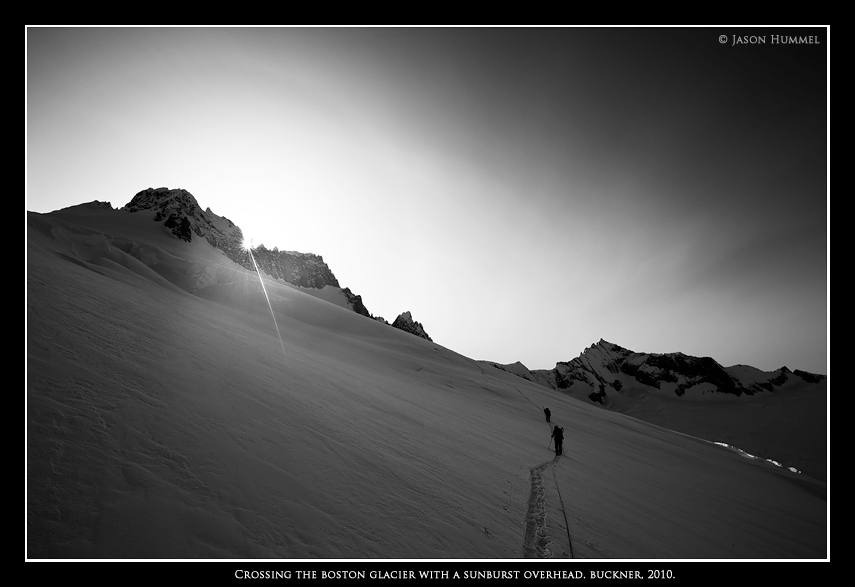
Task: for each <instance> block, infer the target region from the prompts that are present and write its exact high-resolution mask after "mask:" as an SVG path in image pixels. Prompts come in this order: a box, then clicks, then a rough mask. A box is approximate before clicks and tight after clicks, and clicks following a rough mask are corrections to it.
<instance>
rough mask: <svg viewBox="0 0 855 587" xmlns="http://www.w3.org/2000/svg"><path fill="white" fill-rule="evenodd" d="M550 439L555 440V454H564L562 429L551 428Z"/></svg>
mask: <svg viewBox="0 0 855 587" xmlns="http://www.w3.org/2000/svg"><path fill="white" fill-rule="evenodd" d="M552 438H554V439H555V454H556V455H560V454H562V453H563V452H564V450H563V448H564V428H559V427H558V426H556V427H555V428H553V429H552Z"/></svg>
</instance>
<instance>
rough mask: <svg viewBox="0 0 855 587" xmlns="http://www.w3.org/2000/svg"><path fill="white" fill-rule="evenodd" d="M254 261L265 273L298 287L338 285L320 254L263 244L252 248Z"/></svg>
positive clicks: (317, 287) (318, 287)
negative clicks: (267, 246) (271, 248)
mask: <svg viewBox="0 0 855 587" xmlns="http://www.w3.org/2000/svg"><path fill="white" fill-rule="evenodd" d="M252 254H253V255H254V256H255V262H256V263H258V267H259V268H260V269H261V270H263V271H264V272H265V273H266V274H267V275H270V276H271V277H275V278H277V279H282V280H284V281H287V282H288V283H290V284H293V285H299V286H300V287H313V288H316V289H321V288H323V287H325V286H327V285H331V286H333V287H340V286H339V283H338V279H336V277H335V275H333V272H332V270H331V269H330V268H329V266H328V265H327V264H326V263H325V262H324V258H323V257H321V256H320V255H314V254H312V253H298V252H296V251H280V250H278V249H277V248H275V247H274V248H273V250H269V249H267V248H265V246H264V245H259V246H258V247H256V248H254V249H252Z"/></svg>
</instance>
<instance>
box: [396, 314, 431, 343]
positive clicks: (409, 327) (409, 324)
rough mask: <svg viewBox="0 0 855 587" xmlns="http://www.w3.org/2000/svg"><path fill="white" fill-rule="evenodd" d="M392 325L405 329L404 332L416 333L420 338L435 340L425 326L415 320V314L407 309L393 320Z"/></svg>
mask: <svg viewBox="0 0 855 587" xmlns="http://www.w3.org/2000/svg"><path fill="white" fill-rule="evenodd" d="M392 326H394V327H395V328H397V329H399V330H403V331H404V332H409V333H410V334H415V335H416V336H418V337H419V338H424V339H425V340H429V341H431V342H433V340H432V339H431V337H430V336H428V333H427V332H425V329H424V327H423V326H422V325H421V324H420V323H419V322H416V321H415V320H413V315H412V314H411V313H410V312H409V311H407V312H402V313H401V314H400V315H399V316H398V317H397V318H395V321H394V322H392Z"/></svg>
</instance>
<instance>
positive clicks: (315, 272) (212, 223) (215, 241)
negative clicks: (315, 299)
mask: <svg viewBox="0 0 855 587" xmlns="http://www.w3.org/2000/svg"><path fill="white" fill-rule="evenodd" d="M107 205H108V206H109V204H107ZM121 210H123V211H126V212H131V213H134V212H141V211H152V212H154V213H155V215H154V220H155V222H158V223H162V224H163V226H164V227H165V228H166V229H167V230H168V231H169V232H170V234H172V236H174V237H175V238H178V239H181V240H184V241H187V242H191V241H192V239H193V238H194V236H193V235H196V236H197V237H200V238H204V239H205V240H206V241H207V242H208V243H209V244H210V245H211V246H212V247H214V248H216V249H219V250H220V251H222V252H223V253H224V254H225V255H226V257H228V258H229V259H231V260H232V261H234V262H235V263H237V264H238V265H240V266H242V267H244V268H245V269H247V270H249V271H255V270H256V268H255V264H254V263H253V258H254V259H255V263H257V264H258V268H259V269H260V270H262V271H263V272H264V273H265V274H267V275H269V276H271V277H273V278H275V279H281V280H283V281H285V282H287V283H290V284H292V285H296V286H299V287H304V288H314V289H322V288H324V287H327V286H330V287H335V288H338V289H340V290H341V292H342V294H343V295H344V297H345V299H346V300H347V303H348V305H349V306H350V308H351V309H352V310H353V311H354V312H356V313H358V314H361V315H363V316H365V317H367V318H371V319H375V320H378V321H380V322H383V323H384V324H389V323H388V322H387V321H386V320H384V319H382V318H375V317H374V316H373V315H372V314H371V312H369V311H368V309H367V308H366V307H365V304H364V303H363V301H362V296H359V295H357V294H355V293H353V292H352V291H351V290H350V289H349V288H346V287H345V288H342V287H341V286H340V284H339V282H338V279H336V277H335V275H334V274H333V272H332V270H331V269H330V267H329V266H328V265H327V264H326V263H325V262H324V259H323V257H322V256H320V255H315V254H313V253H300V252H297V251H280V250H279V249H278V248H276V247H274V248H273V249H268V248H266V247H265V246H264V245H263V244H262V245H259V246H258V247H254V248H253V249H252V256H250V253H249V251H247V249H246V248H245V245H244V236H243V231H242V230H241V229H240V228H239V227H238V226H236V225H235V224H234V223H233V222H232V221H231V220H229V219H227V218H224V217H221V216H217V215H216V214H214V213H213V212H212V211H211V209H210V208H208V209H207V210H205V211H202V208H201V207H200V206H199V203H198V201H197V200H196V198H195V197H194V196H193V195H192V194H191V193H190V192H188V191H187V190H184V189H169V188H166V187H161V188H148V189H145V190H142V191H140V192H139V193H137V194H136V195H135V196H134V197H133V199H131V201H130V202H128V204H127V205H125V206H124V207H122V208H121ZM391 326H393V327H395V328H398V329H400V330H404V331H405V332H409V333H411V334H414V335H415V336H418V337H420V338H424V339H426V340H431V338H430V337H429V336H428V335H427V333H426V332H425V330H424V328H423V327H422V325H421V324H420V323H418V322H415V321H414V320H413V319H412V316H411V314H410V313H409V312H404V313H403V314H401V315H400V316H398V318H397V319H396V320H395V322H393V323H392V324H391Z"/></svg>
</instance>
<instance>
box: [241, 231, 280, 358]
mask: <svg viewBox="0 0 855 587" xmlns="http://www.w3.org/2000/svg"><path fill="white" fill-rule="evenodd" d="M246 250H247V251H248V252H249V257H250V258H251V259H252V264H253V265H254V266H255V272H256V273H257V274H258V281H260V282H261V291H263V292H264V297H265V298H266V299H267V307H268V308H270V317H271V318H273V327H274V328H276V336H277V337H279V346H280V347H282V354H283V355H285V356H287V355H286V354H285V343H284V342H282V334H281V333H280V332H279V324H277V323H276V314H274V313H273V304H271V303H270V296H269V295H268V294H267V288H266V287H264V279H263V278H262V277H261V270H260V269H259V268H258V263H257V262H256V261H255V255H253V254H252V249H251V248H250V247H246Z"/></svg>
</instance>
